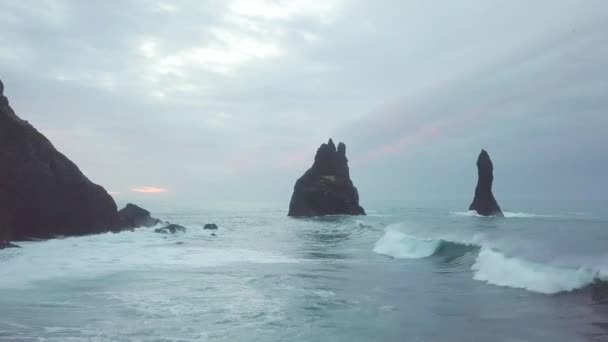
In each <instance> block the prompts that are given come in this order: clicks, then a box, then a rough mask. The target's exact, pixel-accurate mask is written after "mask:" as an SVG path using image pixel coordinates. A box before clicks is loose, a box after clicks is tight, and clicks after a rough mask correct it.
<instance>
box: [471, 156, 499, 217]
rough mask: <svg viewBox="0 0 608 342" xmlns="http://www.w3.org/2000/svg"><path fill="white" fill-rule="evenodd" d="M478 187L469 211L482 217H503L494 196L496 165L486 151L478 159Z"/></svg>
mask: <svg viewBox="0 0 608 342" xmlns="http://www.w3.org/2000/svg"><path fill="white" fill-rule="evenodd" d="M477 173H478V180H477V187H476V188H475V198H474V199H473V203H471V206H470V207H469V210H475V211H476V212H477V213H478V214H479V215H482V216H503V214H502V211H501V210H500V207H499V206H498V203H497V202H496V199H495V198H494V195H493V194H492V182H493V181H494V165H493V164H492V160H491V159H490V156H489V155H488V152H486V150H481V153H480V154H479V158H477Z"/></svg>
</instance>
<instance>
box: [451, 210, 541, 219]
mask: <svg viewBox="0 0 608 342" xmlns="http://www.w3.org/2000/svg"><path fill="white" fill-rule="evenodd" d="M450 214H452V215H454V216H469V217H487V216H482V215H479V214H478V213H477V212H476V211H475V210H469V211H450ZM503 215H504V217H505V218H541V217H545V218H547V217H553V216H551V215H539V214H529V213H524V212H510V211H503Z"/></svg>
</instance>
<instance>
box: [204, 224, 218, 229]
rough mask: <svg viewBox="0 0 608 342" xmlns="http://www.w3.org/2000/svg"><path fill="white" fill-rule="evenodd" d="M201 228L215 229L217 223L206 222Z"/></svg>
mask: <svg viewBox="0 0 608 342" xmlns="http://www.w3.org/2000/svg"><path fill="white" fill-rule="evenodd" d="M203 229H209V230H217V224H215V223H207V224H206V225H205V227H203Z"/></svg>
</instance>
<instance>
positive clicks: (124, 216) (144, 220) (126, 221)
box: [118, 203, 162, 228]
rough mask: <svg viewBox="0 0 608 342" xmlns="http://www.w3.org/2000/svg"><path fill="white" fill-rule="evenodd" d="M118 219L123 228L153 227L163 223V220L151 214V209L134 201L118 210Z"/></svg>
mask: <svg viewBox="0 0 608 342" xmlns="http://www.w3.org/2000/svg"><path fill="white" fill-rule="evenodd" d="M118 219H119V222H120V226H121V227H122V228H135V227H152V226H155V225H157V224H159V223H162V221H161V220H159V219H155V218H153V217H152V216H150V212H149V211H147V210H146V209H143V208H140V207H138V206H136V205H135V204H132V203H129V204H127V205H126V206H125V207H124V208H122V209H121V210H120V211H119V212H118Z"/></svg>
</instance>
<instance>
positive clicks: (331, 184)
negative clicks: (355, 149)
mask: <svg viewBox="0 0 608 342" xmlns="http://www.w3.org/2000/svg"><path fill="white" fill-rule="evenodd" d="M288 215H289V216H296V217H311V216H324V215H365V210H363V208H362V207H361V206H360V205H359V192H358V191H357V188H356V187H355V186H354V185H353V182H352V181H351V179H350V172H349V169H348V159H347V158H346V145H344V143H340V144H338V148H336V145H334V142H333V140H332V139H329V142H328V143H327V144H323V145H321V147H319V149H318V150H317V155H316V156H315V162H314V164H313V165H312V167H311V168H310V169H308V171H306V173H304V175H303V176H302V177H300V179H298V181H297V182H296V185H295V187H294V191H293V195H292V197H291V203H290V204H289V214H288Z"/></svg>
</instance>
